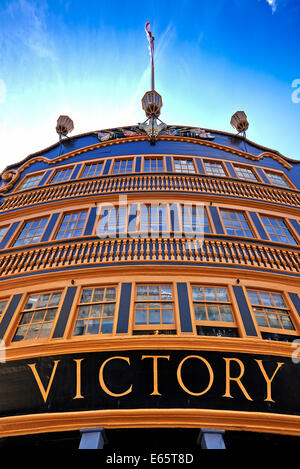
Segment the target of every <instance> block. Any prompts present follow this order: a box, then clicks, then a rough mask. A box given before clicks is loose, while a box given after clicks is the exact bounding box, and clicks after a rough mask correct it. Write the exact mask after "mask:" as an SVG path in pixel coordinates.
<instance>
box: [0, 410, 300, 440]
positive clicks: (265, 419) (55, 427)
mask: <svg viewBox="0 0 300 469" xmlns="http://www.w3.org/2000/svg"><path fill="white" fill-rule="evenodd" d="M99 426H101V427H104V428H107V429H115V428H176V427H177V428H178V427H179V428H212V429H221V430H230V431H252V432H264V433H275V434H284V435H295V436H300V416H299V415H287V414H277V413H262V412H244V411H225V410H206V409H134V410H123V409H122V410H95V411H82V412H60V413H56V412H55V413H51V414H50V413H45V414H33V415H18V416H12V417H2V418H1V419H0V437H1V438H4V437H9V436H17V435H27V434H37V433H45V432H59V431H74V430H80V429H81V428H94V427H99Z"/></svg>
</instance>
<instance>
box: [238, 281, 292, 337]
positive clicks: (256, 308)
mask: <svg viewBox="0 0 300 469" xmlns="http://www.w3.org/2000/svg"><path fill="white" fill-rule="evenodd" d="M247 293H248V297H249V300H250V303H251V306H252V310H253V312H254V315H255V318H256V321H257V325H258V326H259V328H260V329H262V330H264V331H269V332H270V330H272V329H281V330H283V331H284V332H285V333H287V332H288V331H295V327H294V325H293V323H292V320H291V318H290V314H289V309H288V307H287V305H286V302H285V300H284V298H283V296H282V295H281V294H280V293H274V292H268V291H259V290H250V289H249V290H247ZM262 335H263V334H262ZM266 338H268V339H270V338H271V339H272V338H273V337H272V336H270V335H268V336H267V337H266Z"/></svg>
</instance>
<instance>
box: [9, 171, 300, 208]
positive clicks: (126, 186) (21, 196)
mask: <svg viewBox="0 0 300 469" xmlns="http://www.w3.org/2000/svg"><path fill="white" fill-rule="evenodd" d="M134 192H188V193H198V194H199V193H202V194H210V195H220V196H231V197H241V198H246V199H254V200H263V201H266V202H272V203H277V204H283V205H291V206H294V207H295V206H298V207H299V206H300V192H299V191H295V190H292V189H290V190H288V189H282V188H276V187H273V186H267V185H265V184H259V183H250V182H246V181H238V180H233V179H222V178H221V177H219V178H218V177H211V176H204V175H183V174H131V175H123V176H119V175H116V176H102V177H98V178H92V179H88V180H87V179H86V180H75V181H70V182H68V183H60V184H54V185H48V186H43V187H37V188H34V189H30V190H25V191H22V192H18V193H13V194H8V195H6V196H4V200H3V203H2V205H1V207H0V211H2V212H3V211H6V210H12V209H16V208H22V207H26V206H30V205H35V204H41V203H46V202H53V201H56V200H62V199H68V198H74V197H82V196H95V195H99V194H119V193H134Z"/></svg>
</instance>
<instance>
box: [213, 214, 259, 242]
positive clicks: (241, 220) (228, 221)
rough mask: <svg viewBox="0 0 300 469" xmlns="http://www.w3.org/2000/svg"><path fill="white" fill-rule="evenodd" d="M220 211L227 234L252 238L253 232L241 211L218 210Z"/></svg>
mask: <svg viewBox="0 0 300 469" xmlns="http://www.w3.org/2000/svg"><path fill="white" fill-rule="evenodd" d="M220 213H221V217H222V220H223V223H224V226H225V230H226V233H227V234H228V235H230V236H241V237H243V238H253V233H252V231H251V228H250V226H249V224H248V222H247V220H246V217H245V215H244V214H243V213H241V212H231V211H229V210H220Z"/></svg>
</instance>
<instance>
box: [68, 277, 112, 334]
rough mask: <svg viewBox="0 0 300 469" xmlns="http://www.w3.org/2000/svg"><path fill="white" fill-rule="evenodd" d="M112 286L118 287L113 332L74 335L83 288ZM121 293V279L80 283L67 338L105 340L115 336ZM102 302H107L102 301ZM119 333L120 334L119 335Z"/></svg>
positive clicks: (71, 313)
mask: <svg viewBox="0 0 300 469" xmlns="http://www.w3.org/2000/svg"><path fill="white" fill-rule="evenodd" d="M112 287H115V288H116V297H115V300H114V301H113V302H114V303H115V305H116V306H115V312H114V319H113V328H112V332H111V333H107V334H101V333H98V334H86V333H84V334H82V335H73V332H74V330H75V327H76V322H77V318H78V309H79V306H81V304H80V299H81V296H82V292H83V290H86V289H93V290H94V289H96V288H112ZM120 295H121V284H120V282H119V281H116V282H107V283H98V282H97V283H87V284H81V285H79V286H78V289H77V292H76V295H75V298H74V302H73V305H72V308H71V311H70V315H69V320H68V323H67V326H66V331H65V338H66V339H71V340H93V339H94V340H95V339H96V340H98V339H103V340H105V339H106V338H111V337H112V336H115V335H116V331H117V325H118V315H119V307H120ZM113 302H112V303H113ZM99 303H100V302H99ZM102 303H105V302H102ZM86 304H87V305H90V306H92V305H93V304H94V303H92V302H90V303H86ZM88 319H90V314H89V317H88ZM119 335H120V334H118V336H119Z"/></svg>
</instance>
